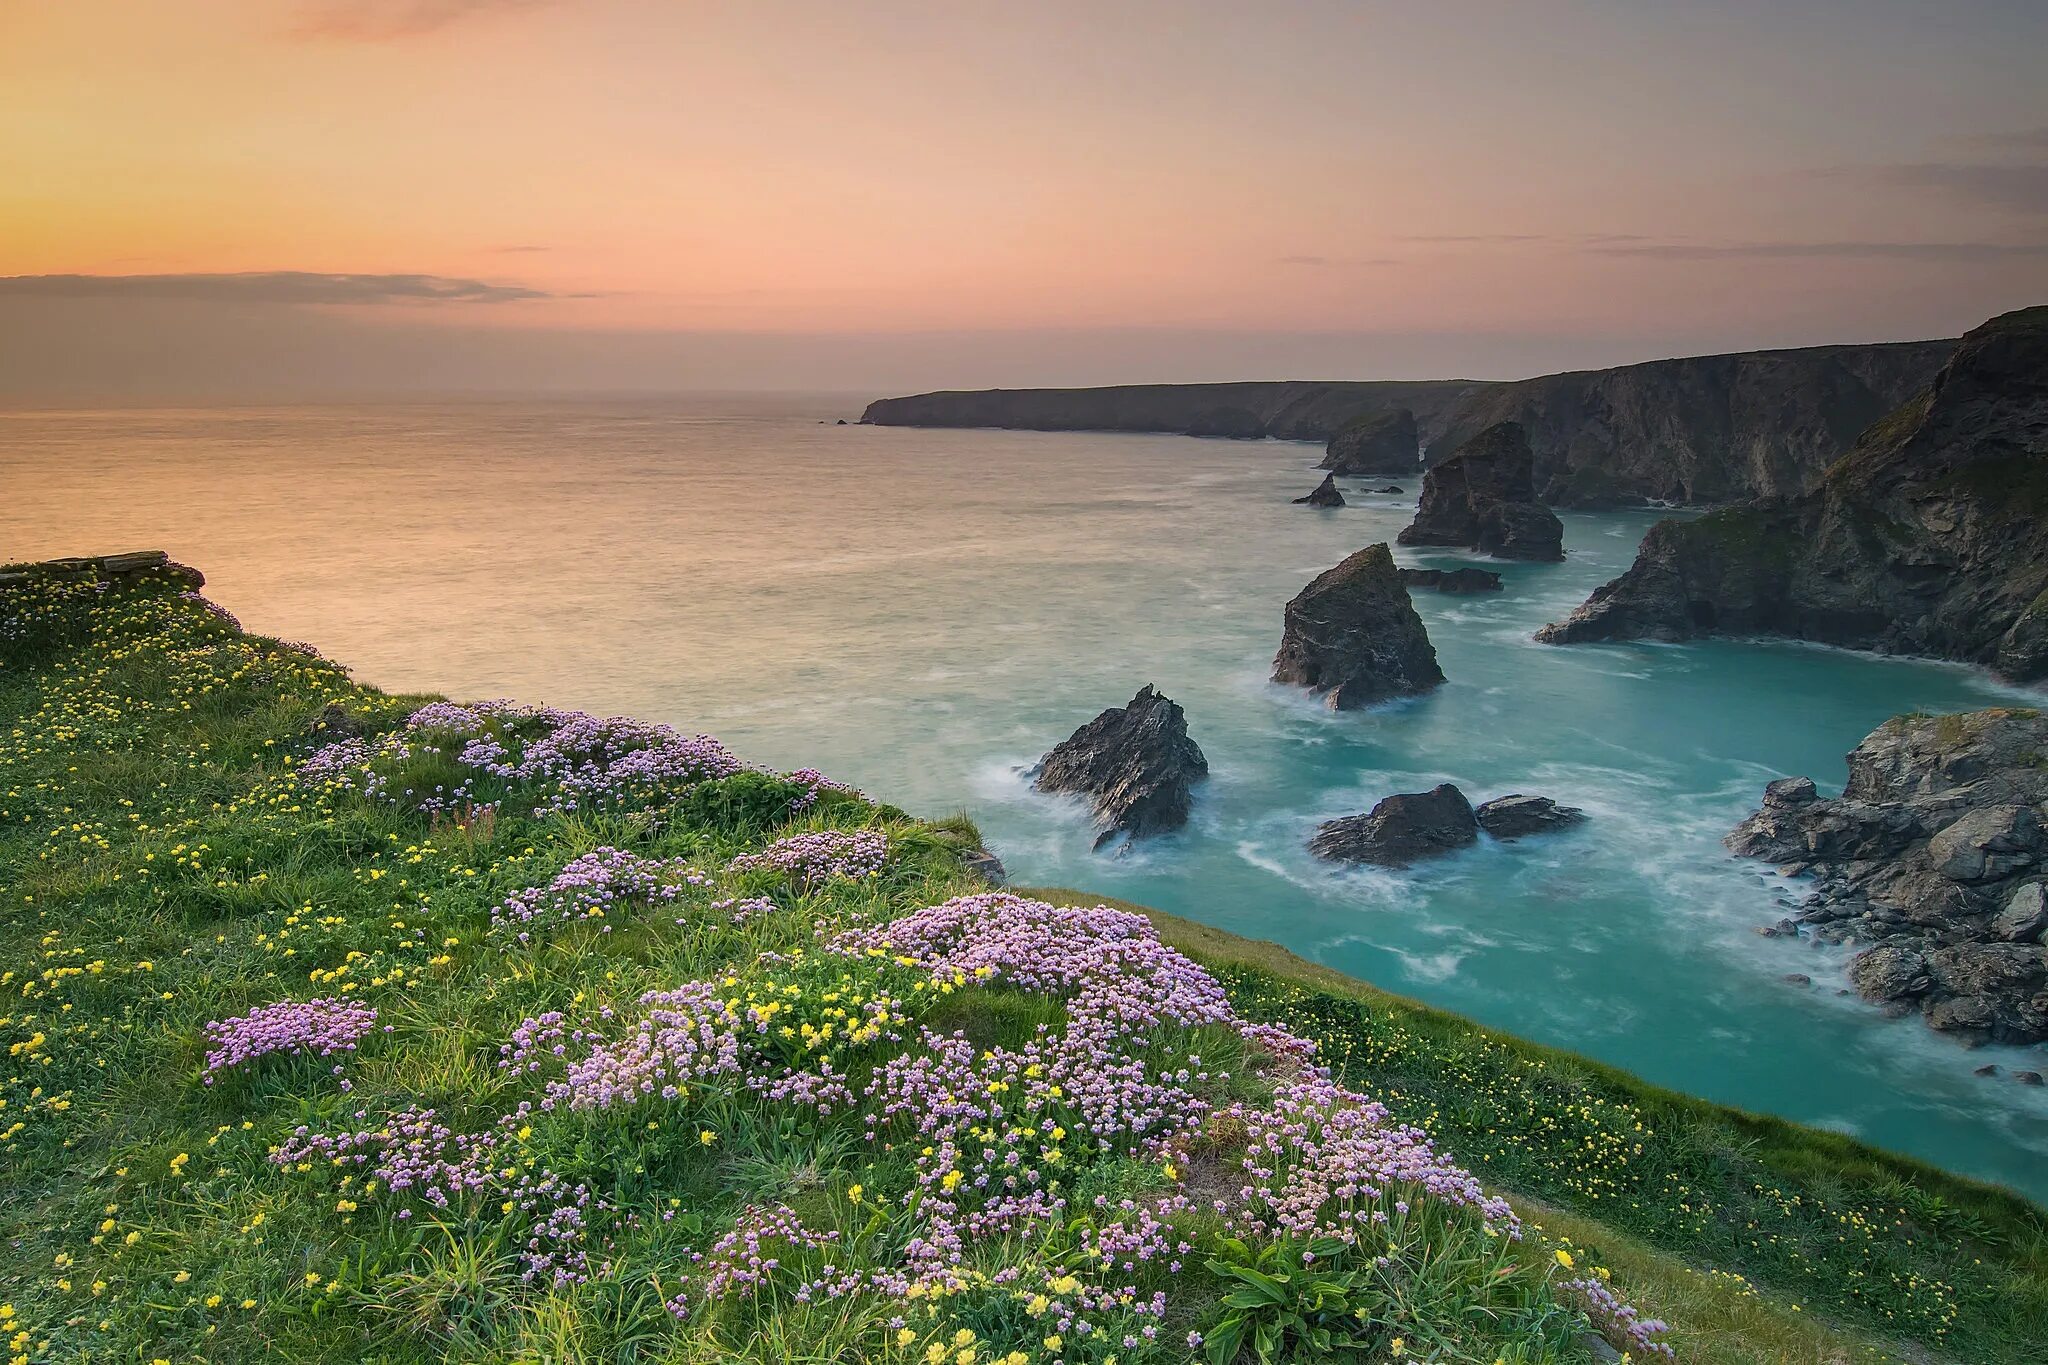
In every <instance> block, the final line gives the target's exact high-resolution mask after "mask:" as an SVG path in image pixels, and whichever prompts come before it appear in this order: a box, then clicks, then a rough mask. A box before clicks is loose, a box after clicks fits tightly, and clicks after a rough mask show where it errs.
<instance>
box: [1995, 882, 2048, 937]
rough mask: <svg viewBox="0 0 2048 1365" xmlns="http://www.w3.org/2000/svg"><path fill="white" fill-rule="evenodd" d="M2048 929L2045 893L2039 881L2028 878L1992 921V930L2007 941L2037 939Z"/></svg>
mask: <svg viewBox="0 0 2048 1365" xmlns="http://www.w3.org/2000/svg"><path fill="white" fill-rule="evenodd" d="M2044 929H2048V894H2044V888H2043V887H2042V885H2041V883H2039V882H2028V883H2027V884H2026V885H2025V886H2022V887H2021V888H2020V889H2019V890H2017V891H2015V892H2013V893H2012V899H2010V900H2008V901H2007V902H2006V903H2005V909H2003V910H2001V911H1999V912H1998V917H1997V918H1996V919H1994V920H1992V921H1991V932H1992V934H1994V935H1995V936H1997V937H1998V938H2002V939H2004V940H2005V941H2006V942H2008V943H2038V942H2040V941H2041V934H2042V930H2044Z"/></svg>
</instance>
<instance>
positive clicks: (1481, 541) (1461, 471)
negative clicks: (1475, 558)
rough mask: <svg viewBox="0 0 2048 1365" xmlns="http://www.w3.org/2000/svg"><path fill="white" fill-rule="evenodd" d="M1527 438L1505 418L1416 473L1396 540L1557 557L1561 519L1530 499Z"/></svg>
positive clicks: (1521, 556)
mask: <svg viewBox="0 0 2048 1365" xmlns="http://www.w3.org/2000/svg"><path fill="white" fill-rule="evenodd" d="M1533 468H1534V466H1533V464H1532V457H1531V455H1530V454H1529V441H1528V438H1527V437H1526V436H1525V435H1524V434H1523V431H1522V428H1521V427H1519V426H1517V425H1516V424H1515V423H1513V422H1503V423H1501V424H1500V425H1499V426H1496V427H1489V428H1487V429H1486V430H1485V431H1482V432H1480V433H1479V434H1478V435H1477V436H1474V437H1473V438H1472V439H1471V440H1470V441H1467V442H1466V443H1465V445H1464V446H1463V447H1462V448H1461V449H1460V450H1459V451H1458V452H1457V453H1456V454H1454V455H1452V456H1451V457H1450V458H1449V459H1447V460H1444V461H1442V462H1441V463H1439V464H1436V465H1433V466H1431V467H1430V469H1429V471H1428V472H1427V473H1425V474H1424V475H1423V476H1422V497H1421V500H1420V501H1419V502H1418V503H1417V504H1416V507H1415V520H1414V521H1413V522H1411V523H1410V524H1409V525H1408V527H1407V528H1406V529H1404V530H1403V531H1402V532H1401V534H1400V536H1399V540H1400V543H1401V544H1403V545H1456V546H1461V547H1463V548H1466V549H1471V550H1477V551H1479V552H1480V553H1481V554H1490V555H1496V556H1498V557H1500V558H1502V559H1549V560H1555V559H1563V558H1564V526H1563V524H1562V523H1561V522H1559V521H1558V519H1557V517H1556V516H1555V514H1553V513H1552V512H1551V510H1550V509H1549V508H1547V507H1545V506H1543V505H1542V504H1541V503H1539V502H1537V501H1536V487H1535V483H1534V475H1533Z"/></svg>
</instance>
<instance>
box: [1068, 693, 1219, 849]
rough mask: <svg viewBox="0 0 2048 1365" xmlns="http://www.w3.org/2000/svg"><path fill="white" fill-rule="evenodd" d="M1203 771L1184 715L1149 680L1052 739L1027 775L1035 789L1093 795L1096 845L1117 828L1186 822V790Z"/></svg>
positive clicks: (1135, 831) (1152, 830)
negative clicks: (1118, 703)
mask: <svg viewBox="0 0 2048 1365" xmlns="http://www.w3.org/2000/svg"><path fill="white" fill-rule="evenodd" d="M1208 772H1209V761H1208V760H1207V759H1206V758H1204V757H1203V756H1202V751H1201V749H1200V747H1199V746H1197V745H1196V743H1195V742H1194V740H1192V739H1190V738H1189V737H1188V725H1187V717H1186V715H1185V714H1184V713H1183V712H1182V711H1181V709H1180V707H1178V706H1177V705H1175V704H1174V703H1173V702H1171V701H1169V700H1168V699H1167V698H1165V697H1162V696H1160V695H1159V693H1158V692H1157V691H1155V690H1154V689H1153V688H1152V686H1151V685H1150V684H1147V685H1146V686H1145V687H1143V688H1141V689H1140V690H1139V692H1138V695H1137V696H1135V697H1133V698H1131V703H1130V705H1128V706H1124V707H1112V708H1111V709H1109V710H1107V711H1104V712H1103V713H1102V714H1101V715H1099V716H1097V717H1096V718H1095V719H1094V720H1091V721H1089V722H1088V723H1087V724H1086V725H1084V726H1082V727H1081V728H1080V729H1078V730H1076V731H1074V733H1073V735H1072V737H1071V738H1069V739H1067V740H1065V741H1064V742H1062V743H1060V744H1058V745H1056V746H1054V748H1053V749H1052V751H1051V752H1049V753H1048V754H1046V756H1045V757H1044V758H1043V759H1041V760H1039V763H1038V766H1037V767H1036V768H1034V769H1032V771H1031V778H1032V785H1033V786H1035V787H1037V788H1038V790H1040V791H1046V792H1083V793H1085V794H1087V795H1088V796H1090V797H1092V798H1094V803H1095V814H1096V818H1097V819H1098V820H1099V821H1100V822H1101V824H1102V826H1103V830H1102V834H1101V836H1100V837H1099V838H1097V839H1096V841H1095V846H1096V847H1097V848H1100V847H1102V846H1103V845H1104V844H1105V843H1107V842H1109V841H1110V840H1111V839H1112V838H1114V837H1115V836H1116V835H1117V834H1119V833H1122V834H1128V835H1130V836H1131V837H1132V838H1134V839H1135V838H1143V837H1144V836H1146V835H1150V834H1159V833H1163V832H1165V831H1167V830H1174V829H1179V828H1180V827H1181V826H1182V825H1185V824H1186V823H1187V822H1188V805H1189V800H1190V789H1191V788H1192V787H1193V785H1194V783H1195V781H1196V780H1197V779H1199V778H1202V777H1205V776H1207V775H1208Z"/></svg>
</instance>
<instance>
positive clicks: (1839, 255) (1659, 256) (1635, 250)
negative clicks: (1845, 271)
mask: <svg viewBox="0 0 2048 1365" xmlns="http://www.w3.org/2000/svg"><path fill="white" fill-rule="evenodd" d="M1586 250H1587V251H1588V252H1590V253H1591V254H1593V255H1596V256H1634V257H1638V258H1642V259H1645V260H1659V261H1720V260H1812V259H1816V258H1829V257H1832V258H1836V259H1842V260H1891V261H1941V262H1963V263H1980V262H1985V261H2006V260H2015V259H2022V258H2026V257H2036V256H2048V243H2042V242H1725V243H1719V244H1716V243H1706V242H1655V243H1650V244H1648V245H1637V246H1630V245H1615V246H1589V247H1587V248H1586Z"/></svg>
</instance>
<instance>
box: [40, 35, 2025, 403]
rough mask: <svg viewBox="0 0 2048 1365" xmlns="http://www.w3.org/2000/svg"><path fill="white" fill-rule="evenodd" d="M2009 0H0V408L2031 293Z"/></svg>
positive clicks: (1587, 321) (1278, 343)
mask: <svg viewBox="0 0 2048 1365" xmlns="http://www.w3.org/2000/svg"><path fill="white" fill-rule="evenodd" d="M2043 71H2048V4H2044V3H2041V2H2040V0H2005V2H2004V3H1994V2H1992V0H1947V2H1946V3H1905V2H1904V0H1775V2H1774V3H1766V2H1765V0H1755V2H1754V3H1752V2H1751V0H1688V3H1644V2H1641V0H1429V2H1428V3H1422V2H1421V0H1416V2H1414V3H1376V2H1374V0H1348V2H1346V0H1324V2H1322V3H1311V2H1310V0H1299V2H1298V3H1288V2H1287V0H1270V2H1269V3H1262V4H1258V5H1249V4H1243V3H1215V4H1211V3H1197V2H1195V0H1179V2H1176V3H1167V2H1165V0H1159V2H1157V3H1148V2H1146V0H1093V2H1092V3H1071V4H1070V3H1063V2H1062V0H1045V2H1043V3H1017V2H1016V0H1009V2H1008V3H1002V4H985V3H981V2H980V0H951V2H950V3H937V2H936V0H934V3H926V4H897V3H882V2H876V3H862V2H859V0H753V2H751V3H745V4H720V5H713V4H699V3H685V2H684V0H179V3H175V4H167V3H164V2H163V0H62V3H58V2H57V0H0V401H5V402H8V403H11V404H30V405H33V404H36V403H42V402H49V403H60V402H92V401H98V400H101V399H106V400H116V399H118V400H123V401H129V400H152V401H153V400H158V399H190V400H193V401H210V400H213V399H225V398H237V397H251V398H261V397H276V396H284V397H289V396H307V397H320V396H329V395H336V394H351V393H375V392H383V391H393V392H397V391H428V390H509V391H520V392H526V391H534V390H547V389H562V390H570V389H600V390H602V389H621V390H625V389H632V390H650V389H652V390H660V389H678V390H681V389H730V388H759V389H772V388H790V389H813V390H816V389H835V390H846V391H850V392H872V393H884V392H901V391H909V390H918V389H928V388H940V387H969V386H982V385H1009V386H1017V385H1027V384H1052V383H1065V384H1089V383H1125V382H1157V381H1168V380H1205V379H1233V378H1283V377H1299V378H1420V377H1439V376H1452V375H1462V376H1470V377H1479V378H1511V377H1517V376H1521V375H1528V374H1538V373H1546V372H1550V371H1555V370H1559V369H1568V368H1582V367H1587V366H1595V365H1606V364H1616V363H1624V362H1627V361H1631V360H1640V359H1650V358H1655V357H1659V356H1667V355H1678V354H1693V353H1700V352H1707V351H1721V350H1735V349H1749V348H1755V347H1765V346H1788V345H1810V344H1819V343H1825V342H1833V341H1875V340H1888V339H1908V338H1922V337H1930V336H1948V335H1954V334H1956V333H1958V332H1960V331H1962V330H1964V329H1966V328H1968V327H1969V326H1971V325H1973V324H1975V323H1976V322H1979V321H1982V320H1983V319H1984V318H1985V317H1987V316H1990V315H1992V314H1994V313H1997V312H2001V311H2004V310H2006V309H2010V308H2015V307H2020V306H2023V305H2026V304H2030V303H2039V302H2044V301H2048V81H2044V80H2043V79H2042V76H2041V73H2042V72H2043Z"/></svg>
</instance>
